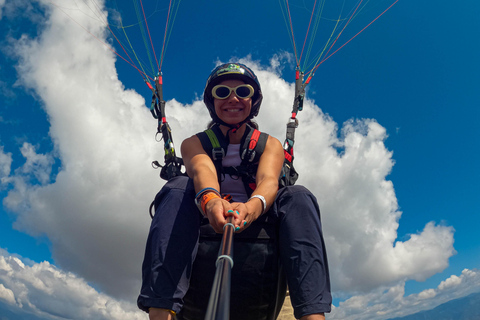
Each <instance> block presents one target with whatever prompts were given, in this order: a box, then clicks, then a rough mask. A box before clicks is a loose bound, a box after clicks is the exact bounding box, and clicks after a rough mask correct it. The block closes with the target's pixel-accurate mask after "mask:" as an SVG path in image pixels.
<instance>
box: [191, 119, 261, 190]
mask: <svg viewBox="0 0 480 320" xmlns="http://www.w3.org/2000/svg"><path fill="white" fill-rule="evenodd" d="M197 137H198V138H199V139H200V142H201V143H202V146H203V149H204V150H205V152H206V153H207V154H208V155H209V156H210V157H211V159H212V161H213V163H214V165H215V169H216V170H217V177H218V182H219V184H221V182H222V181H223V180H224V178H225V175H226V174H228V175H230V176H231V177H232V178H233V179H239V178H241V179H242V181H243V185H244V187H245V191H246V193H247V195H248V196H249V197H250V196H251V195H252V192H253V190H255V188H256V184H255V174H256V173H257V168H258V161H259V160H260V157H261V156H262V154H263V151H264V150H265V146H266V144H267V139H268V134H266V133H264V132H260V131H258V130H257V129H254V128H252V127H251V126H250V125H249V124H247V127H246V130H245V134H244V135H243V137H242V140H241V142H240V158H241V159H242V162H241V163H240V165H239V166H236V167H223V166H222V160H223V159H224V157H225V155H226V153H227V148H228V141H227V140H228V139H227V137H225V136H224V135H223V133H222V131H221V130H220V127H219V125H218V124H215V125H214V126H213V127H212V128H211V129H208V130H205V131H203V132H200V133H198V134H197Z"/></svg>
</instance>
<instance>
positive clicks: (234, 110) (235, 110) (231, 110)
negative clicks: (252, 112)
mask: <svg viewBox="0 0 480 320" xmlns="http://www.w3.org/2000/svg"><path fill="white" fill-rule="evenodd" d="M225 111H228V112H239V111H240V109H227V110H225Z"/></svg>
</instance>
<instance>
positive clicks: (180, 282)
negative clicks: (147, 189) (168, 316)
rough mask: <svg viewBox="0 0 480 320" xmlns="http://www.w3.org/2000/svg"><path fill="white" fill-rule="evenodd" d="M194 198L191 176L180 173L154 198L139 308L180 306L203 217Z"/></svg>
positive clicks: (188, 278)
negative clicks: (153, 213)
mask: <svg viewBox="0 0 480 320" xmlns="http://www.w3.org/2000/svg"><path fill="white" fill-rule="evenodd" d="M194 198H195V190H194V187H193V183H192V180H191V179H188V178H187V177H183V176H182V177H176V178H174V179H172V180H170V181H168V182H167V183H166V184H165V186H164V187H163V188H162V190H161V191H160V192H159V193H158V194H157V197H156V198H155V207H156V211H155V216H154V218H153V220H152V224H151V227H150V232H149V235H148V239H147V245H146V250H145V258H144V261H143V265H142V288H141V292H140V295H139V297H138V301H137V304H138V306H139V308H140V309H142V310H145V311H147V310H148V308H150V307H155V308H164V309H170V310H173V311H175V312H179V311H180V310H181V308H182V306H183V297H184V296H185V293H186V292H187V290H188V284H189V280H190V276H191V272H192V265H193V261H194V260H195V255H196V252H197V246H198V237H199V228H200V221H201V219H202V216H201V214H200V212H199V211H198V209H197V207H196V205H195V203H194Z"/></svg>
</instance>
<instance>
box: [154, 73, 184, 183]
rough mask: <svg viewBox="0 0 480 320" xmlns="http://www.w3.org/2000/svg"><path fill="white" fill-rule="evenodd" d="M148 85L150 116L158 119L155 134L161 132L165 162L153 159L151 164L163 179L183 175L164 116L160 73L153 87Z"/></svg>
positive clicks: (181, 162)
mask: <svg viewBox="0 0 480 320" xmlns="http://www.w3.org/2000/svg"><path fill="white" fill-rule="evenodd" d="M147 85H148V87H149V88H150V90H152V103H151V105H150V112H151V113H152V116H153V117H154V118H155V119H157V120H158V126H157V135H158V134H161V135H162V137H161V140H162V139H163V142H164V149H165V164H164V165H163V166H162V165H161V164H160V163H159V162H158V161H153V162H152V165H153V166H154V167H155V168H159V167H161V168H162V170H161V171H160V177H161V178H162V179H164V180H167V181H168V180H170V179H172V178H174V177H176V176H180V175H185V174H184V173H183V172H182V170H181V169H182V166H183V160H182V158H179V157H177V155H176V153H175V147H174V144H173V138H172V130H171V129H170V126H169V125H168V122H167V118H166V116H165V100H163V88H162V86H163V80H162V75H161V74H158V75H157V76H156V77H155V88H153V87H152V85H151V84H150V83H149V82H147Z"/></svg>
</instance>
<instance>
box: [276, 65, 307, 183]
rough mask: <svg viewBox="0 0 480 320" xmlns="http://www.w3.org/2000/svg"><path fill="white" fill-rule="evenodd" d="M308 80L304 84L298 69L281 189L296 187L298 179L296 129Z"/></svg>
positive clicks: (289, 120) (285, 144)
mask: <svg viewBox="0 0 480 320" xmlns="http://www.w3.org/2000/svg"><path fill="white" fill-rule="evenodd" d="M309 80H310V78H309V79H308V80H307V82H306V83H305V84H303V72H300V71H299V70H298V69H297V72H296V75H295V99H294V101H293V109H292V116H291V117H290V119H288V123H287V134H286V138H285V142H284V143H283V152H284V154H285V160H284V162H283V168H282V174H281V176H280V181H279V184H280V185H279V187H280V188H282V187H286V186H291V185H294V184H295V182H296V181H297V179H298V173H297V171H296V170H295V168H294V167H293V158H294V156H293V145H294V143H295V129H297V128H298V119H297V113H298V112H299V111H302V110H303V99H304V98H305V86H306V85H307V84H308V81H309Z"/></svg>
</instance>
